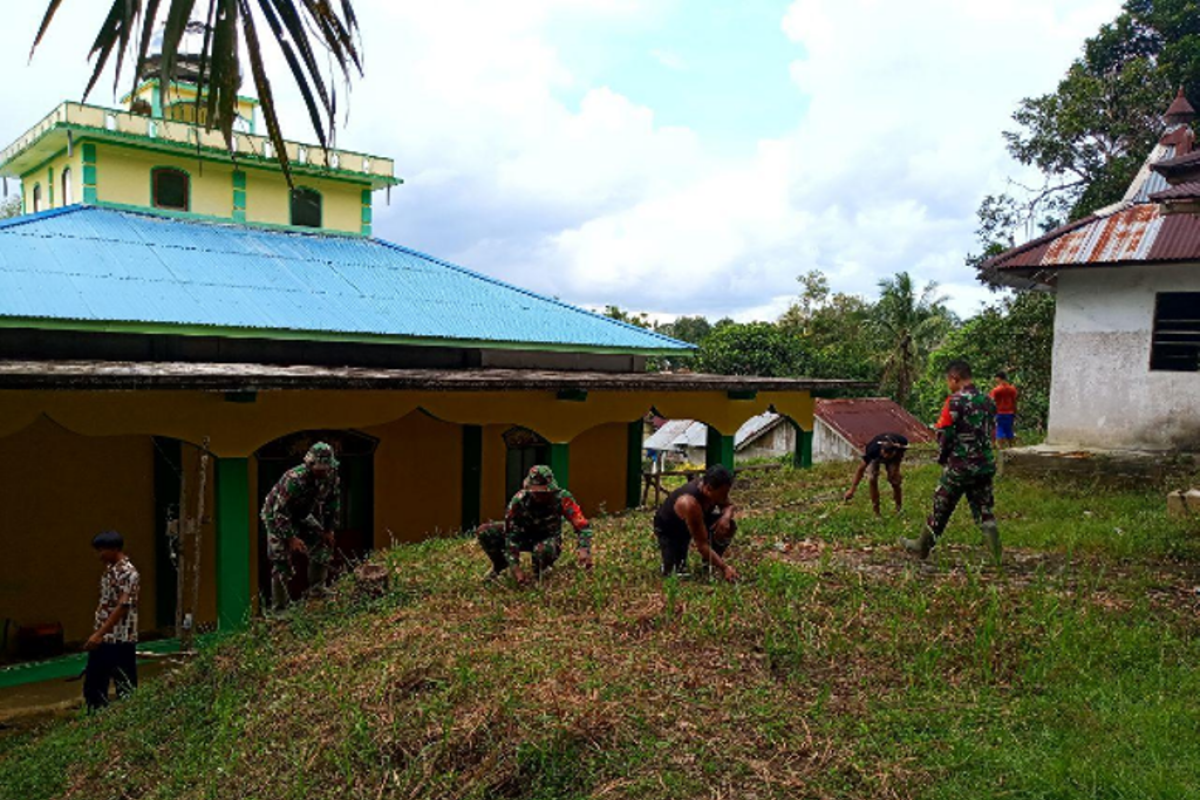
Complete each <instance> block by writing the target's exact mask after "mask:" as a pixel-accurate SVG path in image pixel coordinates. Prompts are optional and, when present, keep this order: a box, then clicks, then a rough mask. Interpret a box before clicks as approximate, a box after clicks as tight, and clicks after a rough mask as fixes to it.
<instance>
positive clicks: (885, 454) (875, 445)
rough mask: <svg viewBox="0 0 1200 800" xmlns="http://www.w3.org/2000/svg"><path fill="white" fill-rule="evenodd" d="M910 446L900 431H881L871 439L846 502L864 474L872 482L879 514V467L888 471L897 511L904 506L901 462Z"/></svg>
mask: <svg viewBox="0 0 1200 800" xmlns="http://www.w3.org/2000/svg"><path fill="white" fill-rule="evenodd" d="M907 448H908V439H907V438H905V437H904V436H901V435H900V434H898V433H881V434H879V435H878V436H876V437H875V438H874V439H872V440H871V441H870V443H869V444H868V445H867V449H866V450H865V451H864V452H863V457H862V463H861V464H859V465H858V472H855V473H854V483H852V484H850V491H848V492H846V502H847V503H849V502H850V501H851V500H853V499H854V492H855V491H856V490H857V489H858V484H859V482H861V481H862V479H863V475H866V476H867V478H868V479H869V480H870V482H871V505H872V507H874V509H875V516H879V469H880V467H882V468H883V469H885V470H886V471H887V479H888V483H890V484H891V485H892V498H893V499H894V500H895V501H896V513H897V514H899V513H900V510H901V509H902V508H903V507H904V490H903V488H901V487H902V483H903V478H902V477H901V476H900V462H902V461H903V460H904V451H905V450H906V449H907Z"/></svg>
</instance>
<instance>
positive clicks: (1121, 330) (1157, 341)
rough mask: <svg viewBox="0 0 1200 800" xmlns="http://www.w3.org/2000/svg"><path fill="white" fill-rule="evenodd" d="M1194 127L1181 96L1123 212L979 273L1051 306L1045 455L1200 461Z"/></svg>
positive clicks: (1089, 220)
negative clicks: (1168, 456) (1143, 455)
mask: <svg viewBox="0 0 1200 800" xmlns="http://www.w3.org/2000/svg"><path fill="white" fill-rule="evenodd" d="M1194 118H1195V112H1194V110H1193V109H1192V106H1191V105H1190V104H1189V103H1188V101H1187V100H1186V99H1185V98H1184V96H1183V92H1182V90H1181V91H1180V93H1179V96H1178V97H1177V98H1176V99H1175V102H1174V103H1173V104H1172V105H1171V107H1170V109H1168V111H1167V114H1166V115H1165V117H1164V122H1165V124H1166V130H1165V131H1164V133H1163V135H1162V138H1161V139H1160V140H1159V143H1158V145H1157V146H1156V147H1155V148H1154V150H1153V151H1152V152H1151V153H1150V156H1149V158H1148V159H1147V161H1146V163H1145V165H1144V166H1143V167H1142V169H1141V171H1140V172H1139V173H1138V174H1137V176H1136V177H1135V178H1134V180H1133V183H1132V184H1131V185H1130V186H1129V189H1128V191H1127V192H1126V194H1125V197H1124V198H1123V199H1122V200H1121V201H1120V202H1118V203H1115V204H1113V205H1111V206H1108V207H1107V208H1103V209H1100V210H1099V211H1096V212H1094V213H1093V214H1090V215H1088V216H1087V217H1084V218H1083V219H1080V220H1078V221H1076V222H1072V223H1070V224H1068V225H1065V226H1063V227H1060V228H1058V229H1056V230H1053V231H1051V232H1049V233H1047V234H1046V235H1045V236H1041V237H1038V238H1036V239H1034V240H1032V241H1030V242H1027V243H1025V244H1023V245H1021V246H1019V247H1014V248H1012V249H1011V250H1008V251H1007V252H1005V253H1002V254H1000V255H998V256H996V257H994V258H992V259H990V260H989V261H987V262H986V263H985V264H984V265H983V269H984V270H986V271H987V273H988V275H989V276H990V277H991V278H992V279H993V280H995V281H998V282H1000V283H1004V284H1006V285H1009V286H1013V287H1016V288H1021V289H1039V290H1042V291H1052V292H1054V293H1056V295H1057V310H1056V312H1055V320H1054V353H1053V364H1054V370H1053V379H1052V383H1051V387H1050V419H1049V428H1048V431H1047V436H1046V446H1047V449H1055V448H1058V449H1061V448H1082V449H1096V450H1121V449H1127V450H1134V451H1139V450H1148V451H1163V450H1182V451H1200V150H1197V149H1196V147H1195V135H1194V134H1193V132H1192V130H1191V128H1190V127H1189V124H1190V122H1191V121H1192V120H1193V119H1194ZM1014 452H1016V451H1014Z"/></svg>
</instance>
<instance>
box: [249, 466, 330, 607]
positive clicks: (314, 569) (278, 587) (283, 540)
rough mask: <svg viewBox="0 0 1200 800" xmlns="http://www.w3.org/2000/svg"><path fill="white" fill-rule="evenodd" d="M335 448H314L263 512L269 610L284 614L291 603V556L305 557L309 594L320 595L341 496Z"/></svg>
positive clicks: (288, 474) (281, 483)
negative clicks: (269, 574)
mask: <svg viewBox="0 0 1200 800" xmlns="http://www.w3.org/2000/svg"><path fill="white" fill-rule="evenodd" d="M337 469H338V462H337V459H336V458H335V457H334V454H333V448H332V447H330V446H329V445H327V444H325V443H324V442H317V443H316V444H314V445H313V446H312V447H311V448H310V449H309V451H308V453H307V454H306V455H305V456H304V463H303V464H301V465H300V466H298V467H293V468H292V469H290V470H288V471H287V472H285V473H284V474H283V477H282V478H280V479H279V482H278V483H276V484H275V487H274V488H273V489H271V492H270V494H268V495H267V499H266V501H265V502H264V503H263V507H262V521H263V526H264V527H265V528H266V530H267V558H268V560H269V561H270V562H271V608H272V609H273V610H275V611H282V610H283V609H284V608H286V607H287V605H288V604H289V603H290V602H291V596H290V595H289V594H288V581H289V580H290V579H291V577H292V574H293V569H292V557H293V556H294V555H295V554H297V553H299V554H301V555H307V556H308V585H309V591H310V593H320V592H321V591H323V590H324V588H325V582H326V581H327V580H328V579H329V562H330V560H331V559H332V558H333V545H334V542H335V537H334V527H335V526H336V525H337V522H338V519H339V517H340V516H341V503H342V492H341V482H340V480H339V479H338V473H337Z"/></svg>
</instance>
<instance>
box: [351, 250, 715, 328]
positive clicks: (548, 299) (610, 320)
mask: <svg viewBox="0 0 1200 800" xmlns="http://www.w3.org/2000/svg"><path fill="white" fill-rule="evenodd" d="M371 241H373V242H376V243H378V244H381V245H383V246H384V247H390V248H392V249H393V250H399V251H400V252H402V253H406V254H408V255H411V256H416V257H417V258H423V259H425V260H426V261H431V262H433V263H434V264H437V265H439V266H442V267H446V268H448V269H453V270H456V271H458V272H462V273H464V274H466V275H470V276H471V277H472V278H477V279H479V280H482V281H487V282H488V283H492V284H495V285H496V286H502V287H504V288H505V289H511V290H512V291H514V292H517V293H519V294H523V295H527V296H529V297H533V298H535V299H537V300H542V301H545V302H547V303H552V304H554V305H556V306H559V307H561V308H565V309H567V310H569V311H574V312H576V313H579V314H584V315H585V316H589V317H593V318H595V319H599V320H603V321H605V322H608V323H611V324H613V325H617V326H619V327H621V328H624V329H626V330H631V331H635V332H637V333H641V334H644V335H648V336H653V337H655V338H657V339H662V340H663V341H664V342H666V343H668V344H673V345H683V346H684V347H687V348H688V349H689V350H696V349H698V348H697V347H696V345H694V344H691V343H689V342H684V341H680V340H679V339H673V338H671V337H670V336H667V335H665V334H662V333H659V332H658V331H655V330H651V329H649V328H639V327H638V326H637V325H630V324H629V323H628V322H622V321H621V320H619V319H613V318H612V317H606V316H604V315H603V314H597V313H596V312H595V311H588V310H587V309H586V308H582V307H581V306H577V305H573V304H571V303H565V302H563V301H562V300H559V299H557V298H554V297H547V296H546V295H543V294H538V293H537V292H532V291H530V290H528V289H524V288H522V287H520V286H516V285H514V284H511V283H508V282H506V281H502V280H500V279H499V278H493V277H492V276H491V275H485V274H484V273H482V272H477V271H475V270H473V269H470V268H469V267H463V266H460V265H458V264H455V263H453V262H450V261H444V260H442V259H440V258H437V257H436V256H431V255H429V254H428V253H422V252H421V251H420V250H414V249H412V248H411V247H405V246H404V245H402V244H396V243H395V242H389V241H388V240H386V239H380V238H378V237H371Z"/></svg>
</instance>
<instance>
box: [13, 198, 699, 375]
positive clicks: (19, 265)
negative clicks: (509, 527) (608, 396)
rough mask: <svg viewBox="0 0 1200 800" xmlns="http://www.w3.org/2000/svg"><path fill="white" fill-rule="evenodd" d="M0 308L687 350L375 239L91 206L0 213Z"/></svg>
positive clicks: (277, 332)
mask: <svg viewBox="0 0 1200 800" xmlns="http://www.w3.org/2000/svg"><path fill="white" fill-rule="evenodd" d="M4 317H7V318H18V319H19V320H21V321H23V322H24V321H31V324H34V325H36V324H60V325H70V324H77V325H79V326H80V327H84V328H88V327H91V326H96V327H104V326H108V327H114V326H115V327H118V328H119V326H121V325H125V326H128V327H129V328H130V329H140V328H147V329H155V330H157V329H164V328H165V332H170V331H171V330H178V329H181V328H182V329H185V330H190V331H192V332H203V333H210V334H211V335H217V336H219V335H222V334H225V335H230V334H236V335H261V336H263V337H267V338H271V337H279V336H288V337H291V338H300V339H303V338H306V336H312V337H313V338H319V337H320V336H322V335H332V336H335V337H338V338H348V339H351V340H355V339H361V340H364V341H374V340H380V337H384V339H383V340H386V339H391V340H397V339H401V340H404V339H414V340H432V341H431V342H430V343H437V342H439V341H445V342H446V343H453V342H497V343H512V344H533V345H550V346H561V347H566V348H571V347H580V348H585V349H586V348H597V349H605V350H610V351H616V352H658V351H671V352H679V351H682V350H688V349H691V348H692V346H691V345H687V344H684V343H682V342H677V341H675V340H674V339H670V338H668V337H666V336H661V335H659V334H656V333H653V332H651V331H646V330H642V329H640V328H636V327H634V326H631V325H626V324H624V323H621V322H617V321H615V320H612V319H608V318H607V317H602V316H600V315H598V314H593V313H591V312H589V311H585V310H583V309H580V308H576V307H574V306H571V305H567V304H566V303H562V302H559V301H557V300H553V299H550V298H547V297H542V296H540V295H537V294H534V293H532V292H528V291H525V290H523V289H519V288H516V287H514V286H510V285H508V284H505V283H502V282H500V281H497V280H494V279H492V278H489V277H487V276H485V275H481V274H479V273H476V272H472V271H470V270H467V269H463V268H462V267H458V266H455V265H453V264H449V263H447V262H444V261H439V260H437V259H435V258H431V257H430V256H427V255H424V254H421V253H418V252H415V251H412V250H409V249H407V248H404V247H400V246H398V245H394V244H390V243H388V242H384V241H381V240H377V239H367V238H359V237H351V236H338V235H329V234H321V233H298V232H293V231H280V230H267V229H262V228H253V227H248V226H241V225H228V224H220V223H209V222H199V221H193V220H182V219H177V218H170V217H165V216H158V215H155V214H151V213H141V212H131V211H126V210H117V209H111V208H103V207H95V206H71V207H68V208H65V209H56V210H54V211H46V212H42V213H40V214H34V215H30V216H27V217H20V218H17V219H14V220H7V221H5V222H3V223H0V318H4ZM209 329H211V331H210V330H209Z"/></svg>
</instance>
